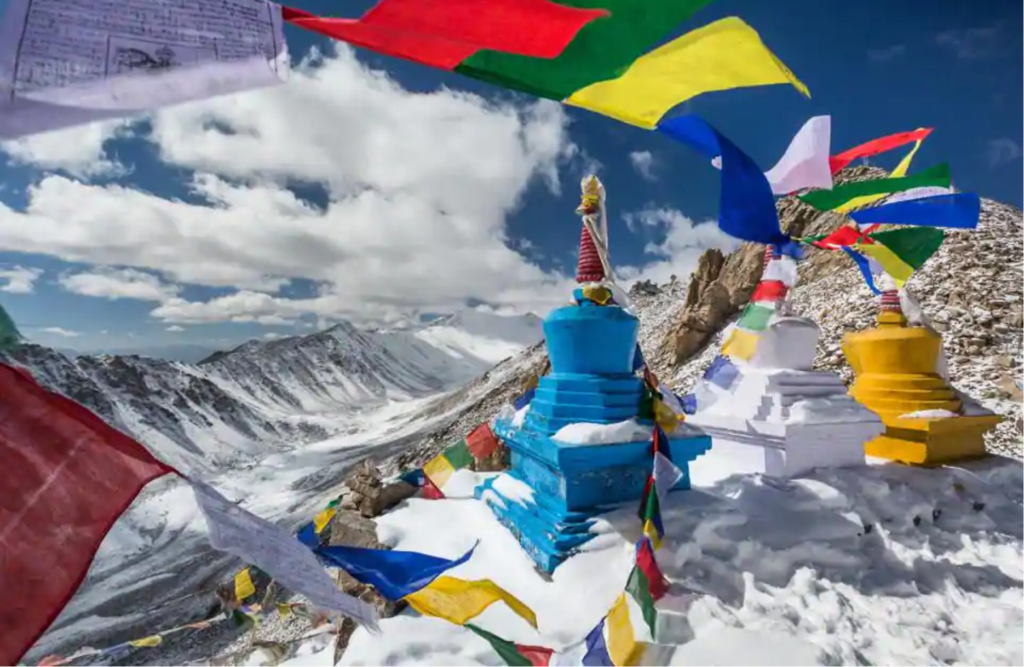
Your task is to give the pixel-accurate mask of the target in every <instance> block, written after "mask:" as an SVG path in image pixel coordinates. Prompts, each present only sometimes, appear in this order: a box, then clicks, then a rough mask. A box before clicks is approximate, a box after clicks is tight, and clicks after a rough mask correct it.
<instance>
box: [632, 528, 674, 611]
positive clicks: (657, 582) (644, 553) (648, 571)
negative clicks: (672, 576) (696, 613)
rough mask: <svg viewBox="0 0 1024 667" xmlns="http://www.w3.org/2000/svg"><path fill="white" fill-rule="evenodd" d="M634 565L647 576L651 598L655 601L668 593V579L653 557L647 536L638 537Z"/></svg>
mask: <svg viewBox="0 0 1024 667" xmlns="http://www.w3.org/2000/svg"><path fill="white" fill-rule="evenodd" d="M636 566H637V567H638V568H640V571H641V572H643V573H644V576H645V577H647V583H648V585H649V586H650V593H651V599H653V600H654V601H655V602H657V601H658V600H660V599H661V598H663V597H665V594H666V593H668V580H667V579H665V575H664V574H662V573H661V568H660V567H658V561H657V560H655V559H654V550H653V549H652V548H651V540H650V539H649V538H647V537H642V538H640V545H639V548H638V549H637V552H636Z"/></svg>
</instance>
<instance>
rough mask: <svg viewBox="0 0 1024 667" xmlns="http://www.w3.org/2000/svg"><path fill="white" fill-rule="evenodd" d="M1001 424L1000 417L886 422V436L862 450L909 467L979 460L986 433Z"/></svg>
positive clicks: (875, 440)
mask: <svg viewBox="0 0 1024 667" xmlns="http://www.w3.org/2000/svg"><path fill="white" fill-rule="evenodd" d="M1001 421H1002V417H1000V416H999V415H977V416H965V417H941V418H937V419H915V418H899V417H897V418H892V419H886V420H885V425H886V429H885V433H884V434H882V435H880V436H878V437H877V438H875V439H874V440H872V441H870V442H868V443H867V444H866V445H865V447H864V448H865V452H866V453H867V455H868V456H875V457H878V458H882V459H889V460H891V461H898V462H900V463H908V464H911V465H924V466H928V465H938V464H941V463H948V462H950V461H961V460H965V459H972V458H978V457H981V456H985V455H986V454H987V452H986V450H985V437H984V436H985V433H986V432H988V431H989V430H991V429H992V428H994V427H995V426H996V425H997V424H999V422H1001Z"/></svg>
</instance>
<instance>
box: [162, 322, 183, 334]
mask: <svg viewBox="0 0 1024 667" xmlns="http://www.w3.org/2000/svg"><path fill="white" fill-rule="evenodd" d="M184 330H185V327H179V326H178V325H177V324H172V325H171V326H169V327H167V328H166V329H164V331H170V332H171V333H181V332H182V331H184Z"/></svg>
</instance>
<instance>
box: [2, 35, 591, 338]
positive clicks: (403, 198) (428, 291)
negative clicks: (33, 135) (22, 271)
mask: <svg viewBox="0 0 1024 667" xmlns="http://www.w3.org/2000/svg"><path fill="white" fill-rule="evenodd" d="M567 124H568V120H567V117H566V116H565V115H564V113H563V111H562V108H561V106H560V105H558V104H555V103H552V102H546V101H542V102H537V103H531V104H528V105H519V106H512V105H510V104H494V103H491V102H488V101H486V100H484V99H482V98H480V97H477V96H475V95H470V94H466V93H458V92H453V91H448V90H441V91H437V92H433V93H427V94H422V93H410V92H408V91H406V90H404V89H402V88H401V87H400V86H398V85H397V84H396V83H395V82H393V81H392V80H391V79H389V78H388V77H387V76H385V75H384V74H382V73H380V72H377V71H372V70H369V69H367V68H366V67H364V66H363V65H361V64H359V63H358V62H357V61H356V60H355V58H354V57H353V55H352V52H351V51H350V50H349V49H348V48H347V47H345V46H344V45H339V46H338V53H337V55H336V57H329V58H327V59H325V60H324V61H323V63H322V66H320V67H318V68H311V67H309V66H308V64H307V65H302V66H299V67H297V68H296V70H295V72H294V73H293V75H292V77H291V80H290V81H289V82H288V83H287V84H285V85H283V86H280V87H277V88H273V89H268V90H263V91H257V92H253V93H247V94H241V95H233V96H226V97H222V98H217V99H214V100H210V101H207V102H204V103H199V104H192V105H183V106H179V107H174V108H171V109H167V110H165V111H163V112H160V113H158V114H156V115H155V117H154V120H153V134H152V137H151V140H152V141H154V142H155V143H156V145H157V147H158V149H159V152H160V155H161V156H162V158H163V159H164V160H165V161H167V162H170V163H172V164H173V165H175V166H180V167H186V168H191V169H195V170H197V174H196V176H195V177H194V180H193V183H192V188H193V190H194V192H195V193H196V194H197V195H199V196H200V197H202V198H205V199H206V201H207V202H208V205H197V204H192V203H187V202H184V201H181V200H168V199H163V198H160V197H157V196H154V195H152V194H149V193H146V192H142V191H138V190H133V189H127V188H123V187H120V186H116V185H107V186H97V185H87V184H82V183H78V182H75V181H72V180H70V179H68V178H65V177H62V176H54V175H51V176H47V177H45V178H43V179H42V180H41V181H40V182H39V183H38V184H36V185H35V186H33V187H32V188H30V190H29V192H28V196H29V205H28V207H27V209H26V211H25V213H24V214H22V213H18V212H14V211H11V210H9V209H6V208H3V207H2V206H0V246H2V247H4V248H5V249H8V250H12V251H20V252H28V253H40V254H47V255H52V256H56V257H59V258H61V259H64V260H66V261H75V262H84V263H91V264H100V265H116V266H123V267H132V268H133V269H135V270H145V271H153V272H157V273H159V274H162V275H163V276H164V277H165V278H166V279H168V280H171V281H173V282H180V283H192V284H197V285H206V286H215V287H233V288H235V289H236V290H237V292H235V293H232V294H229V295H228V296H225V297H219V298H216V299H212V300H210V301H208V302H205V303H196V302H188V301H185V300H184V299H180V298H177V297H174V296H170V298H166V299H165V300H163V301H162V302H161V305H160V306H159V307H158V308H156V309H155V310H154V313H153V314H154V315H155V316H157V317H160V318H162V319H163V320H164V321H166V322H167V323H169V324H170V323H179V324H184V323H193V322H216V321H226V320H231V321H255V322H261V323H266V324H273V323H281V322H284V321H293V320H295V319H296V318H297V317H298V316H299V315H300V314H302V313H310V314H313V315H316V316H318V317H324V318H326V319H338V318H347V319H351V320H353V321H356V322H368V321H373V322H387V321H396V320H398V319H400V318H401V317H402V316H403V314H405V315H408V314H409V313H410V312H411V311H413V310H416V311H417V312H418V311H419V310H421V309H427V310H432V311H435V312H447V311H450V310H452V309H455V308H458V307H460V306H462V305H463V304H464V303H465V301H466V300H467V299H480V300H485V301H489V302H493V303H497V304H498V305H508V306H514V307H516V308H521V309H523V310H545V309H546V308H549V307H551V306H552V305H555V304H557V303H560V302H561V301H563V300H564V299H565V294H566V292H565V291H563V290H564V287H565V285H566V283H565V280H566V279H565V277H564V276H562V275H560V274H558V273H551V272H546V271H543V270H542V269H540V268H539V267H538V266H537V265H536V264H533V263H531V262H530V261H529V260H528V259H527V258H526V257H524V256H523V255H522V254H520V253H519V252H517V251H516V250H514V249H512V248H510V247H509V245H510V243H509V241H508V239H507V234H506V218H507V216H508V215H509V214H510V213H511V212H513V211H514V210H515V209H516V207H517V206H518V205H519V202H520V199H521V197H522V196H523V194H524V192H525V191H526V189H527V188H528V187H529V186H530V184H531V183H532V182H534V181H536V180H539V181H540V182H542V183H544V184H546V185H547V187H549V188H550V189H552V190H554V191H557V190H558V188H559V180H558V168H559V166H560V165H562V164H564V163H565V161H566V160H567V159H569V158H570V156H573V155H575V154H576V149H575V147H574V146H573V145H572V144H571V142H570V141H569V139H568V134H567V129H566V128H567ZM218 128H228V129H229V130H230V132H229V133H225V132H223V131H222V129H218ZM577 159H578V158H577ZM296 180H299V181H306V182H314V183H320V184H322V185H323V186H324V188H325V190H326V191H327V193H328V195H329V200H330V201H329V204H328V206H327V208H326V210H319V209H317V208H315V207H313V206H311V205H309V204H307V203H305V202H303V201H302V200H300V199H298V198H297V197H296V196H295V195H294V194H293V193H292V192H291V191H289V190H287V189H286V188H285V187H283V185H282V183H284V182H286V181H296ZM89 275H97V274H94V273H90V274H89ZM98 275H102V276H106V278H105V279H104V280H103V281H102V285H103V286H102V287H99V286H97V283H99V282H100V281H99V280H98V279H96V278H90V279H89V280H85V279H84V278H83V279H79V281H78V283H77V284H78V286H79V287H80V288H81V289H82V290H84V289H86V287H85V285H86V284H88V285H90V287H89V289H90V290H91V293H93V294H95V295H97V296H99V295H101V294H102V295H103V296H107V297H108V298H113V297H114V295H115V294H116V295H118V296H128V295H127V294H126V293H125V292H126V290H127V288H126V286H125V285H123V284H120V283H124V282H125V281H123V280H122V281H114V280H111V279H110V275H109V274H108V273H107V272H99V273H98ZM122 277H123V276H122ZM151 278H152V277H151ZM298 278H304V279H308V280H310V281H313V282H314V283H315V284H316V285H317V286H318V291H317V293H316V295H315V296H313V297H310V298H308V299H297V300H296V299H287V298H283V297H280V296H276V293H277V291H278V290H279V289H280V288H281V287H282V286H284V285H285V284H287V283H288V282H289V281H291V280H294V279H298ZM154 280H155V279H154ZM115 282H118V285H116V286H115V284H114V283H115ZM128 282H129V283H130V284H131V286H132V287H131V288H132V290H140V291H142V292H143V293H145V294H146V295H147V298H149V297H153V298H155V297H157V296H159V295H158V294H157V292H159V291H160V288H159V286H158V285H157V284H155V283H154V284H149V283H145V282H144V281H141V280H133V281H128ZM73 284H75V283H73ZM134 294H135V296H134V297H133V298H143V297H142V296H139V292H135V293H134Z"/></svg>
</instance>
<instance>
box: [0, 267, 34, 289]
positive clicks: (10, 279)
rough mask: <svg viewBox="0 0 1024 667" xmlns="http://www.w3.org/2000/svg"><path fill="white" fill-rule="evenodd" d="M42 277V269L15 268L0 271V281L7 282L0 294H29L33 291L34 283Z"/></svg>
mask: <svg viewBox="0 0 1024 667" xmlns="http://www.w3.org/2000/svg"><path fill="white" fill-rule="evenodd" d="M41 275H43V271H42V269H32V268H28V269H26V268H24V267H21V266H15V267H13V268H10V269H0V280H4V281H7V284H5V285H4V286H3V287H0V292H8V293H10V294H31V293H32V292H33V291H34V290H35V282H36V280H38V279H39V276H41Z"/></svg>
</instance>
